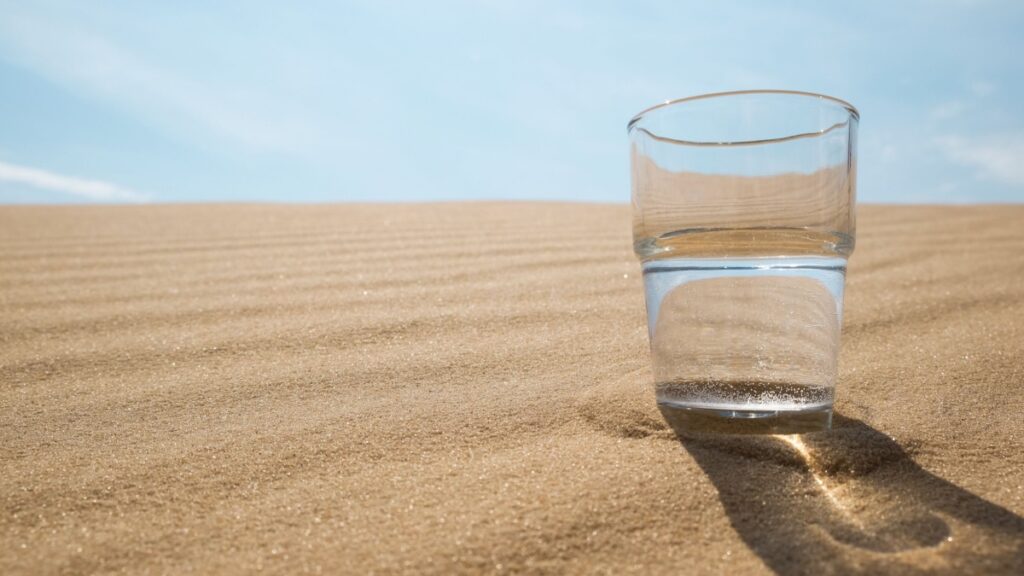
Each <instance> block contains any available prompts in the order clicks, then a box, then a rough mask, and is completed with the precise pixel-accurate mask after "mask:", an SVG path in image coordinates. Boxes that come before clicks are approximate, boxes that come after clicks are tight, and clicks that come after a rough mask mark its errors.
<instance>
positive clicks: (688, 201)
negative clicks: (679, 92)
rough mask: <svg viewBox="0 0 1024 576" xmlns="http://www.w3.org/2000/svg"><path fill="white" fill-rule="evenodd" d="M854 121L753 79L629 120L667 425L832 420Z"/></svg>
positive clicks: (848, 240)
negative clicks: (748, 84) (752, 83)
mask: <svg viewBox="0 0 1024 576" xmlns="http://www.w3.org/2000/svg"><path fill="white" fill-rule="evenodd" d="M858 118H859V116H858V112H857V110H856V109H855V108H854V107H853V106H851V105H850V104H848V103H846V102H844V101H842V100H839V99H837V98H832V97H830V96H823V95H820V94H810V93H804V92H791V91H781V90H755V91H744V92H727V93H718V94H707V95H703V96H694V97H691V98H683V99H680V100H673V101H670V102H666V103H664V104H660V105H658V106H654V107H652V108H649V109H647V110H645V111H643V112H641V113H640V114H638V115H637V116H636V117H634V118H633V119H632V120H631V121H630V122H629V137H630V142H631V147H630V148H631V150H630V152H631V163H632V185H633V239H634V249H635V251H636V254H637V256H638V257H639V258H640V260H641V261H642V263H643V273H644V287H645V290H646V298H647V320H648V330H649V335H650V343H651V357H652V361H653V371H654V378H655V385H656V394H657V400H658V404H659V407H660V408H661V411H662V413H663V414H664V415H665V417H666V419H668V420H669V422H670V423H671V424H672V425H673V427H674V428H675V429H676V430H677V431H681V432H686V431H695V432H696V431H714V432H727V433H772V434H791V433H801V432H810V431H816V430H823V429H828V428H829V427H830V426H831V422H832V403H833V398H834V395H835V382H836V372H837V361H838V356H839V332H840V327H841V325H842V309H843V283H844V280H845V275H846V260H847V258H848V257H849V256H850V253H851V252H852V251H853V245H854V229H855V221H854V201H855V190H856V173H857V154H856V149H857V123H858Z"/></svg>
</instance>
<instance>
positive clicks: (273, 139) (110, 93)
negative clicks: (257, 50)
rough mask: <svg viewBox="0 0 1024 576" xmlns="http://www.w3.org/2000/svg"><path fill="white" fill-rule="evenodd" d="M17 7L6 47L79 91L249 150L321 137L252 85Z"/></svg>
mask: <svg viewBox="0 0 1024 576" xmlns="http://www.w3.org/2000/svg"><path fill="white" fill-rule="evenodd" d="M37 12H38V11H35V10H32V9H29V8H24V9H19V10H12V11H11V12H10V13H7V14H5V18H4V19H3V20H2V21H0V52H2V56H4V57H5V58H6V59H9V60H12V61H14V62H16V63H18V64H20V65H22V66H25V67H27V68H29V69H31V70H33V71H34V72H36V73H38V74H40V75H42V76H44V77H47V78H49V79H51V80H53V81H55V82H56V83H58V84H60V85H63V86H65V87H67V88H69V89H71V90H73V91H75V92H78V93H84V94H87V95H90V96H94V97H99V98H101V99H104V100H108V101H111V102H113V103H115V104H117V105H119V106H122V107H124V108H125V109H127V110H130V111H132V112H134V113H135V114H137V115H139V116H141V117H144V118H145V119H146V120H148V121H150V122H151V123H153V124H155V125H157V126H158V127H161V128H163V129H165V130H168V131H170V132H172V133H176V134H180V135H184V136H186V137H188V138H191V139H195V140H198V141H200V142H203V143H205V142H206V141H208V140H209V139H210V137H213V138H216V139H219V140H222V141H227V142H230V143H232V144H236V145H240V146H242V147H243V148H246V149H255V150H267V151H272V152H291V153H295V152H297V151H298V150H299V149H301V148H302V147H303V146H305V145H308V144H310V143H311V141H314V140H315V139H316V138H318V137H319V136H318V135H317V134H315V132H316V131H315V129H314V128H313V127H311V123H310V122H308V121H307V120H308V119H305V118H300V117H296V116H295V115H294V114H293V112H294V110H292V109H289V108H283V107H282V106H279V105H277V104H278V103H275V102H273V101H271V100H268V99H267V98H265V97H264V96H266V95H265V94H262V93H260V92H259V91H256V90H253V89H252V87H246V86H233V85H230V84H226V85H225V84H221V83H216V82H211V81H209V80H208V79H207V80H205V81H204V79H202V78H197V77H193V76H190V75H188V74H183V73H180V72H178V71H176V70H174V69H173V68H172V67H169V66H167V65H166V64H165V63H163V62H160V61H157V60H155V59H153V58H152V57H149V58H147V57H146V56H147V55H146V54H144V53H143V51H141V50H138V49H133V48H132V47H131V46H128V45H125V44H123V43H119V42H118V41H117V39H116V38H115V37H112V36H109V35H103V34H102V33H100V32H98V31H96V30H92V29H90V28H89V27H88V26H86V25H82V24H79V23H76V22H73V21H67V20H65V19H61V18H54V17H44V16H43V15H40V14H39V13H37Z"/></svg>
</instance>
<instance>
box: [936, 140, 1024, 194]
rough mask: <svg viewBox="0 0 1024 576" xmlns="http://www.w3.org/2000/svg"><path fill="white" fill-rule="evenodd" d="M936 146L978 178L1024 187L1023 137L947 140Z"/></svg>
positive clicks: (937, 141) (937, 142) (937, 143)
mask: <svg viewBox="0 0 1024 576" xmlns="http://www.w3.org/2000/svg"><path fill="white" fill-rule="evenodd" d="M934 143H935V144H936V145H937V146H938V147H939V149H940V150H942V152H943V153H944V154H945V155H946V157H947V158H949V159H950V160H952V161H953V162H956V163H957V164H961V165H964V166H970V167H973V168H975V169H977V171H978V172H977V175H978V176H980V177H982V178H986V179H990V180H996V181H999V182H1003V183H1006V184H1013V185H1016V186H1024V134H1022V135H1014V136H1003V137H994V138H985V139H984V141H982V140H981V139H979V138H963V137H960V136H944V137H941V138H937V139H935V141H934Z"/></svg>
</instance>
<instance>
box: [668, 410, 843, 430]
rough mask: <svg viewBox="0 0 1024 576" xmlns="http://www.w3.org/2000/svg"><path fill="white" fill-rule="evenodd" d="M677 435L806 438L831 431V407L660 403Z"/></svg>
mask: <svg viewBox="0 0 1024 576" xmlns="http://www.w3.org/2000/svg"><path fill="white" fill-rule="evenodd" d="M658 409H659V410H661V414H662V416H664V417H665V421H667V422H668V424H669V426H671V427H672V429H673V430H674V431H675V432H676V434H678V435H680V436H683V435H693V434H705V433H710V434H805V433H809V432H822V431H825V430H831V429H832V406H819V407H814V408H809V409H807V410H719V409H714V408H703V407H701V408H697V407H693V406H687V405H684V404H675V403H670V402H659V403H658Z"/></svg>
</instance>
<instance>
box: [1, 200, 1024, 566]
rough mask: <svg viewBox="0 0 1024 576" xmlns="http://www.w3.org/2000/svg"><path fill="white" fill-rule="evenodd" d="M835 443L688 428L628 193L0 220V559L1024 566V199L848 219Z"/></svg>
mask: <svg viewBox="0 0 1024 576" xmlns="http://www.w3.org/2000/svg"><path fill="white" fill-rule="evenodd" d="M858 218H859V219H858V244H857V249H856V251H855V253H854V255H853V257H852V260H851V266H850V269H849V274H848V277H847V298H846V308H845V310H846V313H845V318H844V335H843V347H842V354H841V359H840V377H839V387H838V400H837V406H836V408H837V417H836V428H835V430H834V431H833V432H832V433H830V434H827V435H806V436H803V437H759V438H749V437H746V438H745V437H718V438H703V439H692V438H691V439H685V440H680V439H679V438H677V437H676V436H675V434H673V432H672V431H671V430H670V429H669V428H668V427H667V426H666V424H665V423H664V421H663V420H662V418H661V417H660V415H659V413H658V411H657V409H656V407H655V404H654V393H653V388H652V386H651V374H650V364H649V360H648V342H647V332H646V320H645V314H644V302H643V294H642V288H641V282H642V281H641V277H640V274H639V264H638V263H637V261H636V260H635V258H634V257H633V254H632V252H631V238H630V221H631V217H630V213H629V208H628V207H627V206H611V205H609V206H603V205H573V204H547V203H505V204H500V203H497V204H490V203H480V204H477V203H467V204H459V203H453V204H432V205H409V204H394V205H337V206H295V205H279V206H269V205H238V206H230V205H226V206H223V205H222V206H137V207H130V206H116V207H3V208H0V418H2V425H0V502H2V508H3V509H2V514H0V573H2V574H8V575H10V574H54V573H108V572H124V573H133V574H143V573H175V574H176V573H188V572H200V573H214V572H219V573H229V574H230V573H251V572H255V571H257V570H262V572H263V573H282V574H294V573H303V572H312V573H327V574H330V573H394V572H410V573H437V574H448V573H477V572H515V573H567V572H568V573H582V572H586V573H614V574H621V573H642V574H651V573H655V574H656V573H662V574H678V573H711V574H715V573H718V574H764V573H771V572H773V571H775V572H779V573H807V574H829V573H837V574H850V573H865V574H877V573H898V574H915V573H940V574H941V573H949V574H965V573H989V574H1022V573H1024V520H1022V518H1021V516H1022V515H1024V418H1022V414H1024V226H1022V222H1024V206H990V207H955V208H952V207H891V206H890V207H879V206H862V207H860V208H859V213H858Z"/></svg>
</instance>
